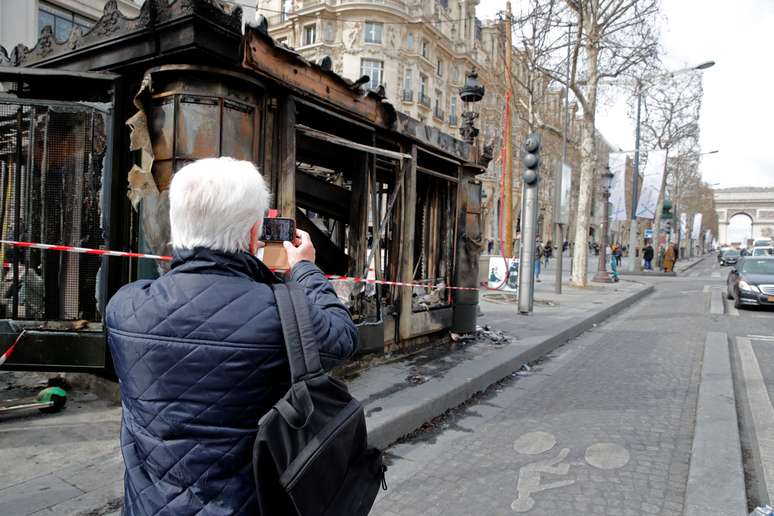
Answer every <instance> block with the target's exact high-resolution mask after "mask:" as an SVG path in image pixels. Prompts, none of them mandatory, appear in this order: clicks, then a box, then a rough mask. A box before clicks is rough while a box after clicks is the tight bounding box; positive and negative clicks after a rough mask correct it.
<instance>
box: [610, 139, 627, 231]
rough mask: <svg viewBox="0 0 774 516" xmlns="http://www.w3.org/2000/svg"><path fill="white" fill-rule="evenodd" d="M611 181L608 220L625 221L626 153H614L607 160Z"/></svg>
mask: <svg viewBox="0 0 774 516" xmlns="http://www.w3.org/2000/svg"><path fill="white" fill-rule="evenodd" d="M608 166H609V167H610V173H611V174H613V181H612V184H611V185H610V204H611V205H612V206H611V208H610V219H611V220H626V219H628V218H629V216H628V213H626V153H625V152H615V153H613V154H610V157H609V158H608Z"/></svg>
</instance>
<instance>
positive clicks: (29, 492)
mask: <svg viewBox="0 0 774 516" xmlns="http://www.w3.org/2000/svg"><path fill="white" fill-rule="evenodd" d="M549 276H552V274H551V270H550V269H549V271H548V273H547V274H545V275H544V278H546V279H545V280H544V281H543V282H542V283H538V284H536V294H535V296H536V301H535V311H534V313H533V314H531V315H529V316H522V315H518V314H517V309H516V304H515V297H514V296H513V295H511V294H505V293H501V292H486V291H482V293H481V311H482V314H483V315H482V316H481V317H480V319H479V324H480V325H481V330H480V331H479V332H477V333H476V334H475V335H470V336H463V337H462V338H459V339H458V340H456V341H453V340H452V339H451V338H447V339H445V340H444V341H442V342H441V343H440V344H438V345H436V346H433V347H431V348H426V349H423V350H421V351H419V352H416V353H414V354H412V355H410V356H407V357H384V358H380V359H378V361H375V363H374V364H372V365H371V367H368V368H367V369H365V370H363V371H361V372H359V373H356V374H353V375H352V377H351V378H348V382H349V385H350V388H351V391H352V393H353V395H354V396H356V397H357V398H358V399H360V400H362V401H363V403H364V406H365V408H366V413H367V420H368V425H369V438H370V439H371V440H372V442H373V443H374V444H376V445H378V446H387V445H389V444H390V443H392V442H393V441H395V440H396V439H398V438H400V437H401V436H403V435H405V434H408V433H410V432H411V431H413V430H414V429H416V428H418V427H420V426H421V425H422V424H424V423H425V422H427V421H429V420H431V419H432V418H434V417H437V416H440V415H442V414H443V413H444V412H445V411H446V410H448V409H450V408H452V407H455V406H457V405H459V404H461V403H463V402H464V401H465V400H467V399H468V398H469V397H470V396H472V395H473V394H475V393H476V392H477V391H480V390H483V389H485V388H486V387H488V386H489V385H491V384H492V383H494V382H496V381H498V380H499V379H501V378H503V377H505V376H508V375H509V374H511V373H512V372H513V371H516V370H518V369H519V368H520V367H521V366H522V365H523V364H525V363H527V362H530V361H534V360H536V359H538V358H540V357H542V356H544V355H545V354H547V353H549V352H550V351H552V350H553V349H555V348H556V347H558V346H560V345H562V344H563V343H565V342H566V341H568V340H570V339H572V338H574V337H576V336H578V335H580V334H581V333H583V332H585V331H587V330H588V329H590V328H592V327H593V326H595V325H596V324H598V323H599V322H601V321H602V320H604V319H605V318H607V317H609V316H610V315H612V314H614V313H616V312H617V311H619V310H622V309H623V308H625V307H626V306H628V305H630V304H631V303H634V302H636V301H638V300H639V299H642V298H643V297H644V296H646V295H647V294H648V293H650V292H651V290H652V287H650V286H648V285H646V284H644V283H642V282H637V281H624V280H622V281H621V282H620V283H617V284H592V286H590V287H588V288H585V289H577V288H573V287H569V286H565V287H564V293H563V294H561V295H557V294H554V293H553V284H552V282H551V279H550V278H549ZM456 338H457V336H455V339H456ZM9 374H14V375H17V377H19V376H18V375H20V373H0V383H2V382H3V380H4V379H5V380H7V376H6V377H5V378H4V375H9ZM23 378H24V379H25V380H26V381H27V382H28V383H29V382H30V379H34V378H42V379H44V378H45V376H32V375H29V374H27V375H23ZM37 388H38V386H37V385H34V384H33V385H26V386H24V385H22V386H20V387H17V388H16V390H15V391H6V392H9V393H12V394H15V395H17V394H18V395H25V394H29V395H32V394H34V392H36V390H37ZM25 389H26V390H25ZM6 392H4V391H0V401H2V400H5V399H6V398H8V397H12V396H8V395H7V394H6ZM119 425H120V407H117V406H114V405H110V404H108V403H107V402H105V401H103V400H99V399H96V397H95V396H94V395H93V394H92V393H89V392H74V393H72V395H71V398H70V401H69V402H68V406H67V409H66V410H65V411H63V412H62V413H59V414H53V415H38V414H33V415H29V416H27V417H23V418H9V417H7V416H6V417H5V418H4V419H0V464H6V465H7V464H11V465H13V466H12V467H10V468H9V467H6V468H4V469H3V470H2V471H0V507H1V508H2V511H0V512H2V514H3V516H17V515H18V516H28V515H36V516H42V515H46V516H54V515H57V516H61V515H71V514H72V515H80V516H85V515H88V516H115V515H117V514H118V510H119V508H120V500H121V494H122V485H121V484H122V475H123V465H122V462H121V458H120V450H119V443H118V429H119Z"/></svg>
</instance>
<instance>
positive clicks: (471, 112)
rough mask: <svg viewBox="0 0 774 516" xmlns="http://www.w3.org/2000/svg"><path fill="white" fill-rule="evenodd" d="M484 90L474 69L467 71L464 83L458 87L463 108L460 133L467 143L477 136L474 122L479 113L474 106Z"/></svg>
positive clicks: (481, 97) (482, 95)
mask: <svg viewBox="0 0 774 516" xmlns="http://www.w3.org/2000/svg"><path fill="white" fill-rule="evenodd" d="M484 92H485V91H484V87H483V86H482V85H481V83H480V82H478V74H477V73H476V71H475V70H471V71H469V72H468V73H467V74H466V75H465V84H464V85H463V86H462V88H460V99H462V105H463V109H464V111H463V113H462V123H461V124H460V134H461V135H462V139H463V140H465V141H466V142H467V143H473V141H474V140H475V139H476V137H477V136H478V128H477V127H476V126H475V124H476V119H477V118H478V115H479V114H478V111H476V110H475V107H476V105H477V104H478V103H479V102H481V99H483V98H484Z"/></svg>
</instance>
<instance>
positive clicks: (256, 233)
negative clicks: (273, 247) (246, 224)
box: [250, 221, 261, 254]
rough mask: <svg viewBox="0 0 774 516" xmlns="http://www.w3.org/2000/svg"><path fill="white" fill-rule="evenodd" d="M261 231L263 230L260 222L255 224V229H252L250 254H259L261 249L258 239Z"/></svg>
mask: <svg viewBox="0 0 774 516" xmlns="http://www.w3.org/2000/svg"><path fill="white" fill-rule="evenodd" d="M260 230H261V223H260V221H258V222H256V223H255V224H253V227H251V228H250V254H255V253H257V252H258V249H259V240H258V237H259V236H260V233H259V232H260Z"/></svg>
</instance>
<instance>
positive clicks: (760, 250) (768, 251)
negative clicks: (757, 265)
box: [750, 246, 774, 256]
mask: <svg viewBox="0 0 774 516" xmlns="http://www.w3.org/2000/svg"><path fill="white" fill-rule="evenodd" d="M750 255H751V256H771V255H774V247H771V246H760V247H753V250H752V253H751V254H750Z"/></svg>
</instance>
